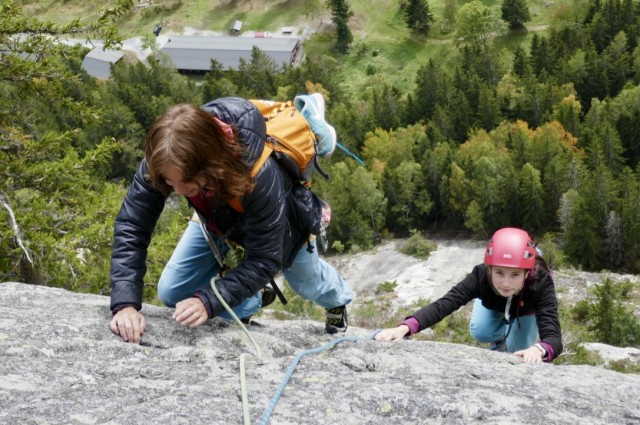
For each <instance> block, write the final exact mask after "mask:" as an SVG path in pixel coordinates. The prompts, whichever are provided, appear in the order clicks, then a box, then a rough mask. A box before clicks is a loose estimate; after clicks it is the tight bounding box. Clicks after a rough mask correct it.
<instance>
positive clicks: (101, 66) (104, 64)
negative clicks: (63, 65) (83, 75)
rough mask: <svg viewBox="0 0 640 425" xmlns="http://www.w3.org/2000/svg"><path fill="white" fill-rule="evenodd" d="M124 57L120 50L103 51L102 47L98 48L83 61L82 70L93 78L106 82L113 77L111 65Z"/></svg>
mask: <svg viewBox="0 0 640 425" xmlns="http://www.w3.org/2000/svg"><path fill="white" fill-rule="evenodd" d="M123 56H124V53H123V52H122V51H120V50H112V49H107V50H103V49H102V47H96V48H95V49H93V50H91V51H90V52H89V53H87V55H86V56H85V57H84V59H83V60H82V69H84V70H85V71H87V74H89V75H91V76H92V77H95V78H99V79H102V80H106V79H108V78H109V77H110V76H111V65H112V64H114V63H116V62H118V61H119V60H120V59H122V57H123Z"/></svg>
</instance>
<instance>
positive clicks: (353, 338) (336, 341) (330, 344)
mask: <svg viewBox="0 0 640 425" xmlns="http://www.w3.org/2000/svg"><path fill="white" fill-rule="evenodd" d="M378 332H379V330H376V331H375V332H373V333H372V334H371V335H369V336H368V337H366V338H364V337H358V336H343V337H340V338H336V339H334V340H333V341H330V342H328V343H327V344H325V345H323V346H322V347H318V348H312V349H309V350H305V351H303V352H301V353H299V354H298V355H297V356H296V357H294V359H293V361H292V362H291V365H290V366H289V369H287V373H285V375H284V377H283V378H282V381H280V385H279V386H278V389H277V390H276V393H275V395H274V396H273V398H272V399H271V401H270V402H269V405H268V406H267V408H266V409H265V411H264V414H263V415H262V421H261V422H260V425H266V424H268V423H269V418H270V417H271V414H272V413H273V410H274V409H275V408H276V403H278V400H279V399H280V396H281V395H282V392H283V391H284V388H285V387H286V386H287V383H288V382H289V379H291V376H292V375H293V372H294V371H295V369H296V366H298V363H299V362H300V359H301V358H302V357H303V356H306V355H309V354H317V353H321V352H323V351H326V350H328V349H330V348H332V347H334V346H336V345H337V344H339V343H341V342H344V341H360V340H369V339H373V338H374V337H375V336H376V334H377V333H378Z"/></svg>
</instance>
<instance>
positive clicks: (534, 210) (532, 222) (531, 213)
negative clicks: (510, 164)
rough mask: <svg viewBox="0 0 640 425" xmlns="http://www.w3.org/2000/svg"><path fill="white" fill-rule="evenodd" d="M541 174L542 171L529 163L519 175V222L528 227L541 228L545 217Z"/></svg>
mask: <svg viewBox="0 0 640 425" xmlns="http://www.w3.org/2000/svg"><path fill="white" fill-rule="evenodd" d="M540 176H541V173H540V171H538V170H536V169H535V168H534V167H533V166H532V165H531V164H529V163H527V164H525V165H524V167H522V170H521V171H520V173H519V175H518V194H519V198H520V202H519V205H520V208H518V213H519V215H520V217H519V218H520V220H519V222H520V223H521V225H522V227H524V228H527V229H537V228H539V227H540V226H541V225H542V221H541V219H542V217H544V204H543V201H544V192H543V188H542V181H541V177H540Z"/></svg>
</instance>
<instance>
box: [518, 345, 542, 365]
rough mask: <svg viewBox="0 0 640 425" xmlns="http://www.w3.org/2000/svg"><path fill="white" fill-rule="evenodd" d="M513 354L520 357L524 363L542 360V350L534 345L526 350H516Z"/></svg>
mask: <svg viewBox="0 0 640 425" xmlns="http://www.w3.org/2000/svg"><path fill="white" fill-rule="evenodd" d="M513 354H514V355H515V356H520V357H522V358H523V359H524V362H525V363H540V362H541V361H542V352H541V351H540V350H538V348H537V347H536V346H534V345H532V346H531V347H529V348H527V349H526V350H520V351H516V352H515V353H513Z"/></svg>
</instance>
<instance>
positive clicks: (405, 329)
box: [375, 325, 409, 341]
mask: <svg viewBox="0 0 640 425" xmlns="http://www.w3.org/2000/svg"><path fill="white" fill-rule="evenodd" d="M408 333H409V326H407V325H400V326H398V327H396V328H388V329H383V330H381V331H380V332H378V333H377V334H376V336H375V340H376V341H399V340H401V339H402V338H404V336H405V335H406V334H408Z"/></svg>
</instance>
